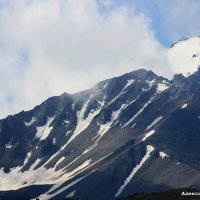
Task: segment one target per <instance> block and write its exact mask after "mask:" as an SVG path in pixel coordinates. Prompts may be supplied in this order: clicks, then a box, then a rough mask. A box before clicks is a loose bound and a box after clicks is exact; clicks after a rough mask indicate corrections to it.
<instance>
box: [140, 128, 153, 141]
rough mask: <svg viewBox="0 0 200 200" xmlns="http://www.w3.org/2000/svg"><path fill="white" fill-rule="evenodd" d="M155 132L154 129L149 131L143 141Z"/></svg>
mask: <svg viewBox="0 0 200 200" xmlns="http://www.w3.org/2000/svg"><path fill="white" fill-rule="evenodd" d="M154 133H155V131H154V130H151V131H149V132H148V133H146V134H145V136H144V137H143V139H142V141H145V140H146V139H147V138H148V137H150V136H152V135H153V134H154Z"/></svg>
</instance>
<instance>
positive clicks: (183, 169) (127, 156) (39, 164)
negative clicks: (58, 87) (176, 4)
mask: <svg viewBox="0 0 200 200" xmlns="http://www.w3.org/2000/svg"><path fill="white" fill-rule="evenodd" d="M182 42H183V41H181V43H182ZM184 42H188V40H185V41H184ZM177 45H179V44H178V43H177V44H175V45H174V47H172V49H173V48H176V47H177ZM181 48H182V47H181ZM196 67H197V69H195V70H194V72H193V71H191V73H190V75H187V76H186V75H185V76H184V75H182V74H177V75H174V78H173V79H172V80H168V79H166V78H164V77H161V76H158V75H156V74H154V73H153V72H152V71H147V70H145V69H140V70H137V71H133V72H130V73H127V74H124V75H122V76H119V77H115V78H111V79H108V80H104V81H102V82H99V83H97V84H96V85H95V86H94V87H92V88H91V89H88V90H86V91H82V92H79V93H75V94H68V93H64V94H62V95H61V96H55V97H51V98H49V99H47V100H46V101H44V102H43V103H42V104H40V105H38V106H36V107H35V108H33V109H32V110H30V111H22V112H20V113H18V114H16V115H13V116H8V117H7V118H5V119H2V120H0V157H1V159H0V191H1V192H0V199H4V200H8V199H22V200H23V199H24V200H27V199H36V198H39V199H40V200H41V199H52V200H60V199H65V198H67V197H75V198H76V197H78V198H79V199H82V200H94V199H95V200H114V199H118V198H121V197H125V196H128V195H132V194H134V193H143V192H152V191H158V190H166V189H173V188H193V189H197V190H198V189H200V184H199V182H200V173H199V171H200V167H199V166H200V148H199V147H200V126H199V123H200V104H199V102H200V70H198V65H197V66H196Z"/></svg>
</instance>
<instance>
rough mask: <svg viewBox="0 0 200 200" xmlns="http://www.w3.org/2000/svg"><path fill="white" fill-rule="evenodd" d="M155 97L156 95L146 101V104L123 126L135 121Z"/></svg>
mask: <svg viewBox="0 0 200 200" xmlns="http://www.w3.org/2000/svg"><path fill="white" fill-rule="evenodd" d="M153 98H154V96H153V97H151V99H150V100H149V101H148V102H147V103H145V104H144V106H143V107H142V108H141V109H140V110H139V111H138V112H137V113H136V114H135V115H134V116H133V117H132V118H131V119H130V120H129V121H128V122H127V123H126V124H124V125H123V126H122V128H124V127H126V126H128V125H129V124H130V123H131V122H133V121H134V120H135V119H136V118H137V117H138V116H139V115H140V114H141V113H142V112H143V111H144V109H145V108H146V107H147V106H148V105H149V104H150V103H151V101H152V99H153Z"/></svg>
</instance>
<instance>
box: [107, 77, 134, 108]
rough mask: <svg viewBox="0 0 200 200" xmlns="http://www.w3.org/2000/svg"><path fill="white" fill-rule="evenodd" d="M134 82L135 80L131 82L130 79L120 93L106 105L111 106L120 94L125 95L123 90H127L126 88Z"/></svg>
mask: <svg viewBox="0 0 200 200" xmlns="http://www.w3.org/2000/svg"><path fill="white" fill-rule="evenodd" d="M134 82H135V80H133V79H131V80H127V84H126V85H125V86H124V88H123V89H122V91H121V92H120V93H119V94H118V95H117V96H116V97H115V98H114V99H113V100H112V101H111V102H110V103H109V104H108V105H110V104H112V103H113V102H114V101H116V100H117V99H118V98H119V97H120V96H121V95H122V94H124V93H125V89H126V88H127V87H129V86H130V85H131V84H132V83H134Z"/></svg>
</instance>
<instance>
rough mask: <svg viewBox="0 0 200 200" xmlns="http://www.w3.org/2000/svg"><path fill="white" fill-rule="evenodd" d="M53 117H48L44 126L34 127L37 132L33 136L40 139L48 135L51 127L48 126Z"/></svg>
mask: <svg viewBox="0 0 200 200" xmlns="http://www.w3.org/2000/svg"><path fill="white" fill-rule="evenodd" d="M54 118H55V117H48V119H47V123H46V124H45V125H44V126H39V127H36V129H37V133H36V136H35V137H36V138H39V139H40V141H41V140H45V139H46V138H47V137H48V136H49V134H50V132H51V130H52V129H53V127H52V126H50V124H51V122H52V121H53V120H54Z"/></svg>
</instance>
